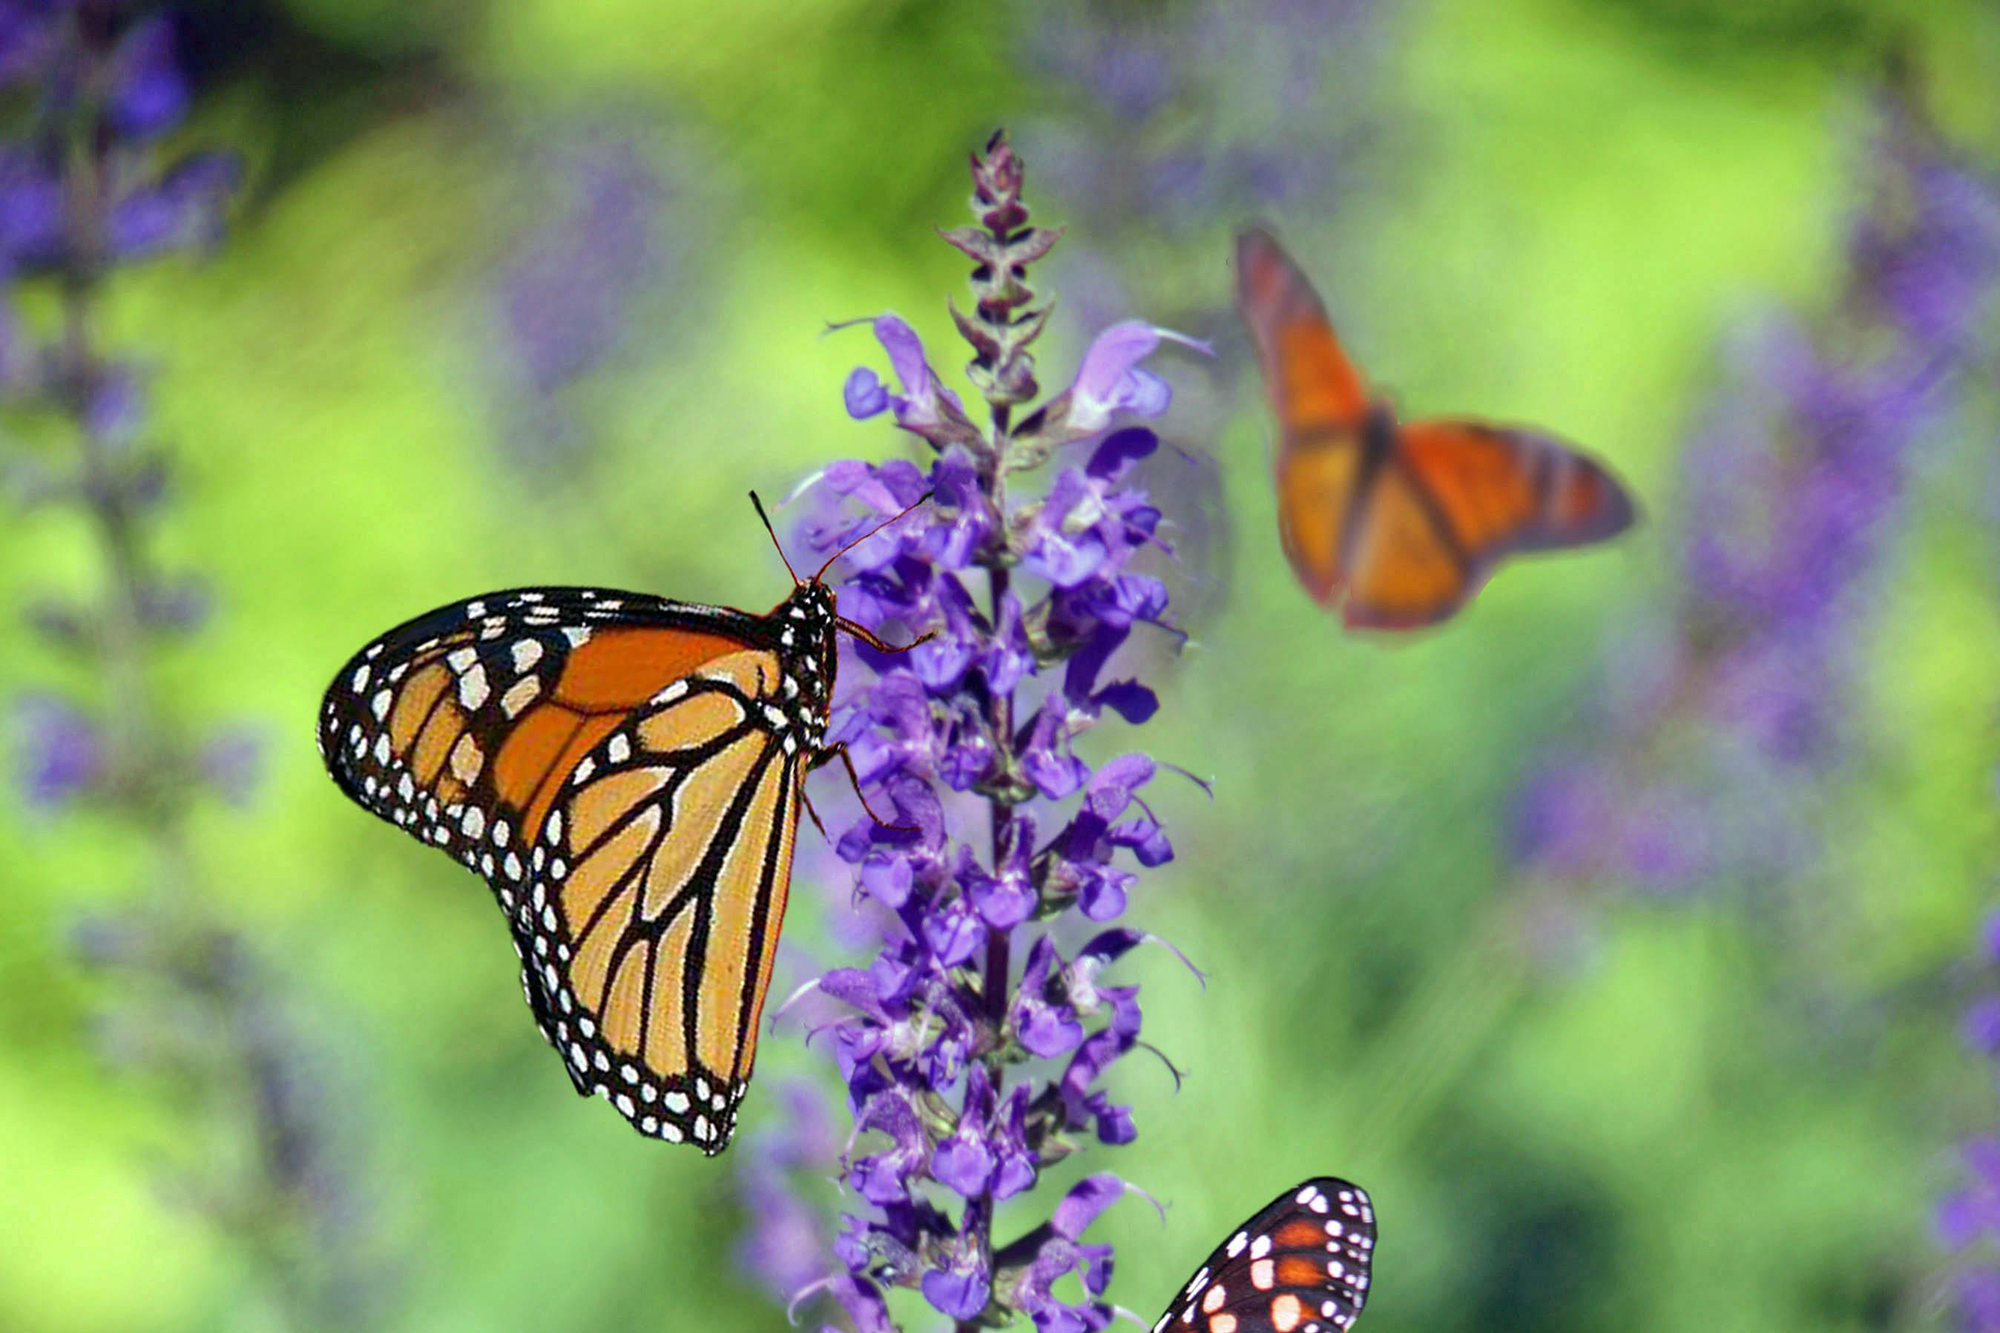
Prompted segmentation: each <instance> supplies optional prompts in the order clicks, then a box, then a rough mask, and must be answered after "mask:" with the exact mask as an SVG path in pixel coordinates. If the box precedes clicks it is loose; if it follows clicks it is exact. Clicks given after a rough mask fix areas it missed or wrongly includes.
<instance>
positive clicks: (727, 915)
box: [320, 584, 834, 1152]
mask: <svg viewBox="0 0 2000 1333" xmlns="http://www.w3.org/2000/svg"><path fill="white" fill-rule="evenodd" d="M832 614H833V613H832V604H831V600H830V598H829V597H828V596H827V594H826V593H825V590H824V588H822V587H820V586H819V585H817V584H809V585H801V587H800V589H799V590H798V591H797V592H795V594H794V595H793V597H792V598H789V599H787V601H786V602H785V603H783V604H781V605H780V606H779V607H778V608H777V609H776V610H775V611H773V612H772V614H771V615H769V616H752V615H747V614H744V613H742V612H737V611H731V610H727V609H723V608H715V607H703V606H695V605H691V604H687V603H680V602H671V601H667V600H665V599H661V598H655V597H647V596H642V595H639V594H633V593H621V592H611V591H602V590H596V589H527V590H522V591H516V592H510V593H495V594H489V595H488V596H485V597H480V598H473V599H470V600H469V601H465V602H459V603H455V604H454V605H452V606H448V607H444V608H441V609H439V610H437V611H434V612H431V613H430V614H428V615H426V616H422V617H419V618H418V619H417V620H414V621H411V622H409V623H408V624H406V625H404V626H402V627H400V628H398V629H396V630H392V631H391V632H390V633H389V634H387V635H385V636H383V638H382V639H380V640H378V641H377V642H376V643H374V644H371V645H369V646H368V647H367V648H365V649H363V650H362V651H361V652H360V653H358V654H356V655H355V657H354V658H353V660H351V661H350V662H349V663H348V665H347V666H346V667H344V668H343V669H342V672H341V674H340V676H338V677H337V678H336V679H335V681H334V683H333V685H332V686H331V687H330V688H329V690H328V692H327V698H326V703H325V708H324V712H323V714H322V718H321V726H320V742H321V749H322V752H323V754H324V756H325V758H326V762H327V767H328V769H329V771H331V772H332V774H333V776H334V778H335V780H336V781H337V782H338V783H339V784H340V786H341V788H342V789H343V790H344V791H346V792H347V793H348V794H349V795H350V796H352V797H353V798H354V799H355V800H356V801H357V802H359V803H360V804H361V805H363V806H364V807H366V808H367V809H369V810H371V811H373V812H374V813H375V814H377V815H380V816H381V817H382V818H384V819H387V820H389V821H390V822H392V823H395V824H396V825H398V826H399V827H401V828H403V829H405V830H406V831H407V832H409V833H410V834H412V835H413V836H415V837H417V838H418V839H419V840H421V841H423V842H425V843H427V844H430V845H433V846H436V847H439V848H441V849H442V850H444V851H446V852H447V853H449V854H451V855H452V856H454V857H455V858H457V859H458V860H460V861H462V862H463V863H464V864H466V865H467V866H469V867H471V868H472V869H474V870H475V871H476V872H478V873H479V874H480V875H481V876H482V877H484V878H485V879H486V880H487V882H488V883H489V884H490V885H491V886H492V888H493V891H494V894H495V896H496V897H497V898H498V899H499V902H500V905H501V908H502V910H503V911H505V912H506V914H507V917H508V922H509V925H510V927H511V929H512V933H513V937H514V945H515V949H516V951H517V952H518V953H519V954H520V955H521V959H522V969H523V971H522V985H523V989H524V991H525V992H526V994H527V997H528V1002H529V1005H530V1006H531V1008H532V1009H533V1010H534V1013H535V1018H536V1022H537V1024H538V1025H539V1026H540V1027H541V1029H542V1032H543V1034H544V1035H545V1036H546V1037H547V1038H548V1040H549V1042H550V1043H551V1044H552V1045H553V1046H554V1047H555V1048H556V1050H557V1051H558V1052H559V1053H560V1054H561V1056H562V1057H563V1060H564V1063H565V1066H566V1068H567V1069H568V1072H569V1074H570V1077H571V1079H572V1080H573V1081H574V1082H575V1084H576V1087H577V1089H578V1091H579V1092H585V1093H596V1094H599V1095H601V1096H603V1097H605V1098H606V1100H608V1101H610V1102H612V1104H613V1105H615V1106H616V1107H617V1108H618V1110H619V1111H620V1112H621V1113H622V1114H623V1115H624V1116H625V1117H626V1118H627V1119H628V1120H630V1121H631V1122H632V1123H633V1125H634V1126H636V1127H637V1128H638V1129H640V1130H641V1131H642V1132H644V1133H647V1134H651V1135H655V1136H657V1137H660V1138H663V1139H666V1140H668V1141H670V1142H682V1141H688V1142H693V1143H695V1144H697V1145H698V1146H700V1147H702V1148H703V1149H705V1150H706V1151H709V1152H717V1151H720V1150H721V1148H722V1147H723V1145H724V1144H726V1143H727V1141H728V1138H729V1134H730V1132H731V1129H732V1128H733V1126H734V1122H735V1115H736V1107H737V1103H738V1101H739V1100H740V1098H741V1096H742V1093H743V1090H744V1087H745V1085H746V1084H747V1082H748V1080H749V1077H750V1070H751V1063H752V1060H753V1057H754V1054H755V1043H756V1027H757V1018H758V1015H759V1013H760V1012H761V1009H762V1005H763V1000H764V993H765V990H766V988H767V987H768V986H769V984H770V970H771V962H772V957H773V953H774V946H775V944H776V940H777V933H778V929H779V926H780V924H781V923H782V920H783V916H784V908H785V897H786V890H787V887H788V885H789V881H790V873H791V854H792V844H793V838H794V834H795V832H796V829H797V824H798V815H799V807H800V800H801V794H800V783H801V782H802V780H803V777H804V774H805V772H806V770H807V769H808V768H810V767H811V766H812V764H814V763H815V762H817V760H818V759H819V757H820V756H821V754H822V751H821V749H820V746H821V744H822V740H823V734H824V724H825V709H826V700H827V698H828V697H829V695H830V693H831V689H832V675H833V665H834V659H833V656H832V638H831V633H832V630H831V626H832Z"/></svg>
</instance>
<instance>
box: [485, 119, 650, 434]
mask: <svg viewBox="0 0 2000 1333" xmlns="http://www.w3.org/2000/svg"><path fill="white" fill-rule="evenodd" d="M557 179H558V188H559V196H558V197H560V198H561V199H563V201H564V206H563V211H562V213H561V215H560V216H558V217H556V218H554V219H552V220H551V221H550V222H548V223H547V224H546V225H545V226H543V227H541V228H538V229H537V230H536V231H534V232H532V233H530V234H529V235H528V236H527V237H525V238H524V239H523V240H522V241H521V242H520V243H519V245H518V248H517V249H516V250H515V252H514V254H513V255H512V257H511V258H510V259H509V260H508V261H507V262H506V264H505V265H504V266H503V268H502V272H501V277H500V283H499V288H498V291H497V293H496V295H497V303H498V305H499V313H500V322H501V328H502V330H503V331H504V333H505V334H506V337H507V342H508V347H509V350H510V351H511V352H512V354H513V358H514V359H515V361H516V362H517V363H518V365H519V366H520V369H521V371H522V372H523V374H524V375H525V377H526V380H527V388H528V389H529V390H530V391H531V392H532V393H535V394H539V395H544V396H546V395H548V394H552V393H554V392H556V391H557V390H558V389H560V388H561V387H563V386H564V385H566V384H568V383H570V382H571V381H573V380H575V379H577V378H579V377H580V376H582V375H584V374H586V373H587V372H588V371H590V370H592V369H593V368H595V367H596V366H597V365H599V364H600V363H601V362H602V361H603V360H604V359H605V357H606V356H607V355H609V354H610V352H611V351H612V349H613V348H614V347H615V346H616V345H617V343H618V341H619V339H620V338H621V337H622V336H623V334H624V332H625V328H626V321H627V318H628V315H629V313H630V308H631V300H632V295H633V291H634V288H635V286H636V285H638V284H640V283H642V282H643V281H644V280H645V278H646V275H648V274H649V273H651V272H652V271H653V270H654V269H655V268H656V267H657V265H658V264H659V262H660V259H659V255H658V253H657V250H658V247H657V244H656V242H655V240H654V225H655V221H656V217H657V215H658V212H659V209H660V206H661V202H662V188H661V183H660V181H659V179H658V177H657V176H656V175H655V174H654V173H653V171H652V170H651V169H650V168H649V167H648V166H647V165H646V163H645V162H644V161H643V160H641V158H640V157H639V155H638V153H637V151H636V150H634V149H633V148H631V147H630V146H628V145H624V144H615V145H611V146H609V147H605V148H600V149H596V150H584V151H579V152H576V153H573V154H570V155H569V156H567V157H566V159H565V160H564V163H563V165H562V168H561V170H560V171H559V172H558V173H557Z"/></svg>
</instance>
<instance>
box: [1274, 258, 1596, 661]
mask: <svg viewBox="0 0 2000 1333" xmlns="http://www.w3.org/2000/svg"><path fill="white" fill-rule="evenodd" d="M1236 308H1237V311H1238V312H1239V313H1240V314H1241V315H1242V316H1243V322H1244V324H1245V325H1247V326H1248V327H1249V330H1250V337H1251V341H1252V342H1254V343H1255V344H1256V348H1257V356H1258V360H1259V362H1260V364H1261V366H1262V368H1263V372H1264V383H1265V386H1266V388H1268V389H1269V391H1270V395H1271V403H1272V405H1273V407H1275V408H1276V410H1277V414H1278V426H1279V440H1278V466H1277V484H1278V536H1279V539H1280V541H1282V542H1283V544H1284V548H1285V554H1286V556H1288V557H1289V558H1290V559H1291V562H1292V569H1293V571H1294V572H1295V573H1296V574H1297V575H1298V578H1299V582H1301V583H1303V584H1304V585H1305V588H1306V591H1307V592H1310V593H1311V594H1312V595H1313V596H1314V597H1315V598H1317V599H1318V600H1319V601H1320V602H1322V603H1324V604H1325V605H1328V606H1332V605H1335V604H1339V605H1340V606H1341V613H1342V617H1343V619H1344V620H1345V621H1346V623H1347V624H1348V625H1350V626H1362V627H1367V628H1373V629H1413V628H1416V627H1419V626H1423V625H1432V624H1436V623H1437V622H1439V621H1441V620H1444V619H1445V618H1447V617H1448V616H1450V615H1451V614H1452V613H1453V612H1454V611H1456V610H1458V608H1459V607H1460V606H1462V605H1464V603H1465V601H1466V599H1467V598H1468V597H1470V596H1471V595H1472V594H1473V593H1474V592H1476V591H1478V589H1479V585H1480V584H1481V583H1482V582H1483V581H1484V580H1485V578H1486V576H1487V574H1489V573H1490V572H1491V571H1492V569H1493V566H1494V565H1495V564H1497V563H1498V562H1499V561H1500V560H1501V559H1502V558H1503V557H1505V556H1508V555H1513V554H1515V553H1517V552H1522V551H1545V550H1552V549H1556V548H1559V547H1566V546H1584V545H1588V544H1590V543H1592V542H1599V541H1603V540H1605V539H1606V538H1609V537H1612V536H1615V535H1616V534H1618V533H1620V532H1622V531H1624V530H1625V529H1626V528H1627V527H1629V526H1630V525H1631V522H1632V517H1633V510H1632V501H1631V500H1630V498H1628V497H1627V495H1626V493H1625V491H1624V490H1623V488H1621V487H1620V486H1619V484H1618V483H1617V482H1616V481H1615V480H1613V479H1612V477H1611V474H1610V473H1608V472H1607V471H1605V469H1604V468H1603V466H1601V465H1600V464H1598V463H1597V462H1595V461H1594V460H1592V459H1590V458H1588V457H1586V456H1585V455H1583V454H1582V453H1580V452H1578V451H1577V450H1575V449H1574V448H1572V447H1570V446H1569V445H1567V444H1564V443H1563V442H1562V441H1560V440H1556V439H1553V438H1551V437H1550V436H1547V435H1543V434H1540V433H1539V432H1536V431H1532V430H1524V429H1519V428H1514V427H1507V426H1494V425H1488V424H1486V423H1484V422H1479V421H1471V420H1466V419H1460V418H1440V419H1436V420H1430V421H1413V422H1408V423H1398V422H1397V420H1396V418H1395V414H1394V413H1393V412H1392V411H1391V410H1390V407H1389V405H1388V404H1387V403H1384V402H1381V401H1379V400H1376V399H1372V398H1370V397H1369V394H1368V389H1367V386H1366V384H1365V383H1364V382H1363V381H1362V378H1361V375H1360V372H1359V371H1357V370H1356V369H1355V368H1354V366H1353V365H1352V363H1350V362H1349V361H1348V359H1347V356H1346V354H1345V353H1343V352H1342V351H1341V348H1340V342H1339V340H1338V339H1337V338H1335V337H1334V333H1333V326H1332V325H1331V324H1330V323H1329V322H1328V321H1327V317H1326V309H1325V307H1324V306H1322V305H1321V304H1320V299H1319V295H1318V293H1316V292H1315V291H1314V290H1313V287H1312V284H1311V283H1310V282H1308V281H1307V280H1306V276H1305V274H1303V273H1301V272H1300V271H1299V267H1298V265H1297V264H1295V263H1293V262H1292V259H1291V257H1290V256H1289V255H1287V254H1286V253H1285V252H1284V250H1283V249H1282V248H1280V247H1279V245H1278V243H1277V242H1276V241H1275V240H1273V239H1272V238H1271V237H1270V235H1269V234H1268V233H1266V232H1263V231H1259V230H1255V229H1252V230H1249V231H1245V232H1244V233H1243V234H1242V235H1241V236H1239V237H1237V240H1236Z"/></svg>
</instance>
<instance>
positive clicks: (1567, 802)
mask: <svg viewBox="0 0 2000 1333" xmlns="http://www.w3.org/2000/svg"><path fill="white" fill-rule="evenodd" d="M1867 165H1868V168H1869V174H1870V180H1871V186H1870V191H1869V195H1868V198H1867V202H1866V206H1865V207H1864V208H1863V209H1862V210H1861V211H1860V212H1859V214H1858V216H1857V218H1856V220H1855V221H1854V223H1853V224H1852V226H1851V228H1850V231H1849V239H1848V247H1847V275H1846V281H1845V286H1844V290H1843V294H1842V298H1841V301H1840V302H1839V304H1838V306H1837V307H1836V308H1835V309H1833V310H1830V311H1827V312H1823V313H1822V314H1820V315H1818V316H1816V317H1814V318H1813V319H1810V320H1808V319H1806V318H1803V317H1800V316H1795V315H1778V316H1774V317H1772V318H1770V319H1768V320H1766V321H1765V322H1764V323H1763V324H1762V325H1761V326H1760V327H1758V328H1756V329H1754V330H1752V331H1751V332H1749V333H1748V334H1747V335H1744V336H1742V337H1740V338H1739V340H1738V342H1737V345H1736V346H1735V347H1733V348H1732V349H1731V355H1730V357H1729V358H1728V359H1729V360H1730V362H1731V364H1732V366H1733V368H1734V373H1733V374H1732V375H1730V376H1729V377H1728V379H1727V382H1726V387H1725V389H1724V391H1723V392H1722V393H1721V394H1720V395H1719V397H1718V399H1717V401H1716V402H1714V403H1713V404H1712V405H1710V407H1709V408H1708V410H1707V411H1706V412H1705V413H1704V415H1703V417H1702V419H1701V422H1700V424H1699V426H1698V428H1697V430H1696V432H1695V434H1694V436H1693V438H1692V439H1690V441H1689V442H1688V445H1687V447H1686V448H1685V450H1684V451H1683V453H1682V459H1683V467H1684V473H1685V482H1684V486H1683V503H1682V505H1681V519H1680V533H1679V536H1680V545H1681V551H1682V557H1683V565H1684V569H1685V574H1686V588H1687V591H1686V593H1685V595H1684V598H1683V601H1682V605H1681V606H1680V607H1679V608H1678V610H1677V612H1676V613H1675V615H1674V616H1673V618H1672V619H1671V620H1670V621H1667V622H1665V623H1660V624H1654V625H1649V626H1646V627H1644V628H1643V630H1641V631H1640V632H1639V633H1638V634H1635V636H1634V637H1635V639H1640V640H1643V643H1642V645H1641V651H1640V652H1639V653H1631V652H1628V653H1627V655H1628V656H1640V655H1643V656H1644V657H1645V658H1646V666H1645V668H1644V670H1643V671H1638V672H1633V673H1630V674H1631V675H1632V676H1633V677H1634V678H1637V679H1643V681H1644V685H1643V688H1642V689H1641V690H1640V691H1638V692H1637V693H1636V694H1635V695H1634V697H1631V698H1627V699H1622V700H1620V701H1619V703H1618V706H1617V707H1616V708H1615V709H1613V710H1608V712H1610V713H1611V714H1612V716H1611V717H1608V718H1607V725H1605V726H1604V727H1603V728H1600V730H1602V731H1604V732H1607V733H1609V734H1611V735H1613V736H1614V737H1615V742H1614V744H1613V745H1612V746H1610V747H1608V748H1607V749H1605V750H1602V751H1599V752H1595V753H1571V754H1564V755H1551V756H1548V757H1546V759H1545V761H1544V762H1543V763H1542V764H1541V765H1540V766H1539V767H1538V771H1537V773H1536V774H1535V775H1534V776H1533V777H1532V778H1531V779H1530V782H1529V783H1528V784H1527V786H1526V787H1525V789H1524V791H1523V793H1522V795H1521V798H1520V802H1519V808H1518V810H1517V823H1516V851H1517V854H1518V856H1519V858H1520V859H1521V861H1522V862H1523V863H1524V864H1525V865H1527V866H1529V867H1530V868H1533V869H1534V870H1536V871H1537V872H1538V873H1542V874H1546V875H1552V876H1557V877H1564V878H1586V879H1602V880H1616V881H1623V882H1627V883H1636V884H1640V885H1645V886H1651V887H1658V888H1683V887H1692V886H1696V885H1700V884H1705V883H1711V882H1714V881H1715V879H1716V877H1717V876H1719V875H1725V874H1728V875H1734V876H1738V877H1749V878H1755V877H1760V876H1764V875H1769V874H1773V873H1777V872H1779V871H1782V870H1784V869H1787V868H1790V867H1795V866H1796V865H1797V864H1798V863H1799V862H1800V861H1801V860H1805V861H1810V860H1811V859H1813V857H1814V856H1815V852H1814V847H1815V846H1816V844H1817V841H1818V833H1817V832H1816V830H1815V817H1816V816H1815V806H1814V802H1813V792H1814V791H1815V790H1817V787H1816V784H1815V783H1814V781H1813V779H1814V776H1815V775H1818V774H1823V773H1824V772H1825V771H1826V770H1827V768H1828V766H1829V765H1830V764H1831V763H1833V762H1834V761H1835V760H1836V759H1837V758H1838V757H1839V756H1840V755H1841V754H1842V753H1844V741H1845V738H1844V736H1843V734H1842V722H1843V719H1845V718H1846V717H1848V716H1850V715H1851V712H1852V710H1851V708H1850V707H1849V704H1848V700H1849V699H1850V697H1851V692H1852V691H1851V680H1852V677H1853V674H1854V666H1855V659H1856V641H1857V639H1858V637H1859V635H1860V634H1861V632H1862V631H1863V630H1864V629H1865V627H1866V624H1867V615H1868V612H1869V610H1870V607H1871V605H1872V604H1873V603H1874V597H1873V594H1874V593H1875V592H1876V590H1877V588H1878V585H1879V583H1880V579H1881V577H1882V566H1883V554H1884V552H1885V550H1887V549H1888V546H1889V543H1890V541H1891V539H1892V536H1893V534H1894V533H1895V532H1896V531H1897V529H1898V525H1899V523H1900V521H1901V517H1902V515H1903V512H1904V508H1905V505H1904V493H1905V489H1906V481H1907V479H1908V477H1909V476H1910V474H1911V472H1912V470H1913V468H1914V467H1916V466H1917V465H1918V464H1919V463H1920V462H1921V461H1922V460H1923V459H1924V458H1925V457H1926V456H1927V454H1928V453H1929V452H1931V451H1932V450H1934V449H1935V448H1936V447H1937V445H1938V444H1939V443H1941V442H1942V441H1943V440H1945V439H1946V438H1948V434H1949V433H1948V432H1946V431H1944V430H1942V429H1940V427H1942V426H1943V425H1945V424H1946V423H1947V422H1948V420H1949V418H1950V416H1951V414H1952V413H1953V412H1954V411H1956V410H1958V408H1959V407H1961V406H1962V405H1963V403H1964V402H1965V401H1966V395H1965V392H1964V390H1965V387H1966V384H1967V382H1968V377H1969V372H1971V371H1973V370H1975V369H1976V368H1977V367H1978V366H1979V365H1981V364H1990V362H1991V358H1992V348H1993V342H1992V332H1993V318H1994V316H1995V313H1996V301H1995V298H1996V294H2000V182H1996V181H1994V180H1993V179H1991V178H1989V177H1987V176H1984V175H1981V174H1980V173H1978V172H1976V171H1974V170H1973V169H1972V168H1970V167H1968V166H1966V165H1965V164H1963V163H1961V162H1960V161H1958V160H1957V158H1956V157H1955V156H1954V155H1953V154H1952V153H1951V152H1950V151H1949V150H1948V149H1947V148H1946V147H1945V146H1944V145H1943V144H1941V143H1940V142H1938V140H1937V139H1936V138H1935V136H1934V135H1933V134H1932V133H1931V132H1929V131H1928V130H1926V129H1925V128H1924V127H1922V126H1921V125H1920V124H1919V123H1918V121H1917V119H1916V118H1915V117H1914V116H1913V115H1912V114H1910V113H1909V112H1908V111H1906V110H1905V109H1903V108H1901V107H1899V106H1896V105H1893V104H1891V105H1889V106H1887V107H1886V108H1885V109H1884V112H1883V116H1882V127H1881V130H1880V134H1879V140H1878V143H1877V145H1876V146H1875V148H1874V151H1873V152H1872V153H1871V154H1870V156H1869V159H1868V163H1867Z"/></svg>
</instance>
